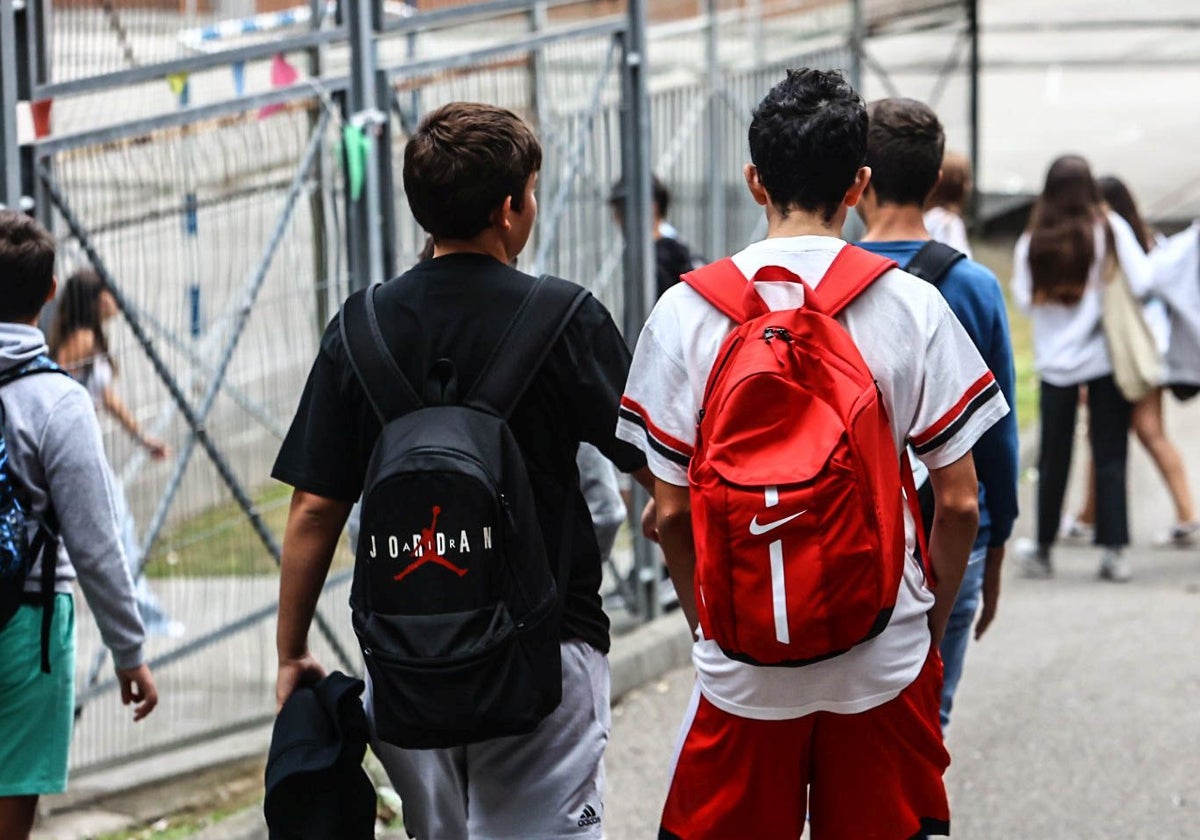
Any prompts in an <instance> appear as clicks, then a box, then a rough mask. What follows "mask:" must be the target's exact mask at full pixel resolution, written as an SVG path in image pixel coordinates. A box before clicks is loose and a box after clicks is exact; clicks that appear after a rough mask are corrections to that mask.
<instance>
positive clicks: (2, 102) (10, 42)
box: [0, 0, 21, 208]
mask: <svg viewBox="0 0 1200 840" xmlns="http://www.w3.org/2000/svg"><path fill="white" fill-rule="evenodd" d="M18 65H19V60H18V58H17V20H16V14H15V11H14V9H13V0H0V117H2V118H0V205H3V206H5V207H12V208H19V207H20V206H21V153H20V148H19V147H18V146H17V120H16V115H17V67H18Z"/></svg>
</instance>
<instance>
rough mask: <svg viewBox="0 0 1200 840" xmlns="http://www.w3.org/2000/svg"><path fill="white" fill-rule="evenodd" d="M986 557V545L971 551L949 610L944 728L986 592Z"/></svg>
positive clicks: (944, 645)
mask: <svg viewBox="0 0 1200 840" xmlns="http://www.w3.org/2000/svg"><path fill="white" fill-rule="evenodd" d="M986 556H987V548H986V547H985V548H975V549H973V550H972V551H971V559H970V562H969V563H968V565H967V572H966V574H964V575H963V580H962V585H961V586H959V588H958V597H957V598H955V599H954V609H953V610H952V611H951V612H950V621H949V622H948V623H947V625H946V635H945V636H944V637H942V647H941V652H942V665H943V668H944V672H945V678H944V681H943V683H942V712H941V717H942V729H945V728H946V727H947V726H949V725H950V709H951V708H953V706H954V692H956V691H957V690H958V681H959V680H960V679H961V678H962V671H963V659H964V658H965V657H966V655H967V642H968V641H970V639H971V626H972V625H973V624H974V623H975V613H976V612H977V611H978V610H979V601H980V593H981V592H982V591H983V567H984V565H985V563H984V557H986Z"/></svg>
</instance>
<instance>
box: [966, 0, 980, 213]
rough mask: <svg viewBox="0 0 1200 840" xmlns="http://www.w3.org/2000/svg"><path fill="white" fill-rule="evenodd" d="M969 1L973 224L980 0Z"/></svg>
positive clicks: (976, 208)
mask: <svg viewBox="0 0 1200 840" xmlns="http://www.w3.org/2000/svg"><path fill="white" fill-rule="evenodd" d="M966 2H967V33H968V35H969V36H970V40H971V43H970V51H971V57H970V62H969V65H970V66H969V68H968V70H967V72H968V73H969V74H970V78H968V79H967V91H968V92H967V96H968V97H970V102H969V103H968V108H969V110H970V131H971V138H970V154H971V181H972V183H973V184H974V185H975V188H974V189H973V190H971V198H970V206H969V207H968V208H967V215H968V218H969V220H970V223H971V225H972V226H974V225H976V224H978V221H979V0H966Z"/></svg>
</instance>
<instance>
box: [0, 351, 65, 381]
mask: <svg viewBox="0 0 1200 840" xmlns="http://www.w3.org/2000/svg"><path fill="white" fill-rule="evenodd" d="M39 373H61V374H62V375H63V376H70V375H71V374H69V373H67V372H66V371H65V370H63V369H62V368H61V367H59V366H58V365H57V364H55V362H54V360H53V359H51V358H50V357H49V356H47V355H46V354H45V353H40V354H38V355H37V356H34V357H33V358H32V359H30V360H29V361H27V362H25V363H24V364H22V365H17V366H16V367H14V368H9V369H8V370H6V371H4V373H0V387H3V386H5V385H7V384H9V383H10V382H16V381H17V380H18V379H24V378H25V377H26V376H35V375H37V374H39Z"/></svg>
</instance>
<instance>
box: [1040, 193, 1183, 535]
mask: <svg viewBox="0 0 1200 840" xmlns="http://www.w3.org/2000/svg"><path fill="white" fill-rule="evenodd" d="M1096 183H1097V185H1098V186H1099V187H1100V195H1101V196H1102V197H1103V198H1104V201H1105V203H1106V204H1108V206H1109V208H1110V209H1112V210H1113V211H1115V212H1116V213H1117V215H1119V216H1120V217H1121V218H1122V219H1124V220H1125V221H1126V222H1127V223H1128V224H1129V227H1130V228H1132V229H1133V232H1134V233H1135V234H1136V235H1137V239H1138V242H1139V243H1140V244H1141V246H1142V249H1143V250H1144V251H1145V252H1146V253H1147V254H1149V255H1150V263H1151V266H1152V267H1153V268H1157V265H1156V262H1157V261H1156V259H1155V252H1156V247H1157V246H1158V245H1159V244H1161V243H1160V242H1159V241H1158V240H1159V239H1161V238H1162V237H1161V236H1160V237H1156V236H1155V234H1154V232H1153V231H1151V230H1150V227H1149V226H1148V225H1147V224H1146V222H1145V221H1144V220H1143V219H1142V214H1141V213H1140V212H1138V208H1137V203H1136V202H1135V201H1134V200H1133V195H1132V194H1131V193H1130V192H1129V188H1128V187H1126V186H1125V184H1124V183H1122V182H1121V181H1120V179H1118V178H1114V177H1112V176H1111V175H1110V176H1106V177H1103V178H1099V179H1098V180H1097V182H1096ZM1157 274H1158V272H1157V271H1155V276H1156V278H1157ZM1193 279H1195V278H1194V276H1193ZM1163 282H1164V283H1165V282H1169V281H1168V278H1166V277H1164V278H1163ZM1159 285H1161V284H1160V283H1159V282H1157V280H1156V283H1155V287H1156V289H1157V288H1158V286H1159ZM1143 314H1144V316H1145V320H1146V324H1147V326H1148V327H1149V328H1150V331H1151V333H1152V334H1153V336H1154V340H1155V343H1156V345H1157V347H1158V351H1159V353H1160V354H1162V355H1163V356H1166V355H1167V354H1168V353H1169V351H1170V347H1171V314H1170V312H1169V311H1168V309H1167V305H1166V302H1165V300H1164V299H1163V297H1162V296H1161V293H1159V292H1157V291H1156V293H1155V294H1154V295H1152V296H1150V297H1149V298H1147V299H1146V302H1145V305H1144V306H1143ZM1166 382H1167V383H1168V384H1174V380H1172V379H1171V378H1170V374H1169V372H1168V378H1167V380H1166ZM1164 390H1165V387H1163V386H1159V387H1157V388H1152V389H1151V390H1150V391H1149V392H1148V393H1147V394H1146V395H1145V396H1144V397H1142V398H1141V399H1140V400H1138V401H1137V402H1136V403H1135V404H1134V406H1133V416H1132V421H1131V422H1132V424H1133V432H1134V434H1135V435H1137V439H1138V441H1139V442H1140V443H1141V444H1142V446H1143V447H1144V448H1145V449H1146V451H1147V452H1148V453H1150V457H1151V458H1152V459H1153V460H1154V466H1156V467H1157V468H1158V472H1159V474H1160V475H1162V477H1163V481H1165V482H1166V484H1167V489H1168V490H1169V491H1170V493H1171V501H1172V503H1174V505H1175V524H1174V525H1172V526H1171V528H1170V530H1169V531H1168V532H1167V535H1166V537H1165V538H1164V539H1163V540H1162V542H1163V543H1164V544H1166V545H1175V546H1179V547H1181V548H1186V547H1188V546H1191V545H1193V544H1194V543H1195V541H1196V536H1197V534H1200V522H1197V521H1196V511H1195V508H1194V507H1193V506H1192V493H1191V490H1190V489H1189V487H1188V480H1187V471H1186V469H1185V468H1184V464H1183V458H1182V457H1181V456H1180V455H1179V450H1178V449H1176V448H1175V444H1173V443H1171V441H1170V439H1168V438H1167V433H1166V429H1165V428H1164V425H1163V391H1164ZM1095 531H1096V467H1095V465H1094V464H1093V463H1092V460H1091V458H1088V482H1087V497H1086V501H1085V502H1084V505H1083V510H1081V511H1080V512H1079V514H1078V515H1077V516H1075V517H1073V518H1068V519H1067V520H1065V521H1064V523H1063V527H1062V534H1063V536H1065V537H1084V536H1088V537H1090V536H1092V535H1093V534H1095Z"/></svg>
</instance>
